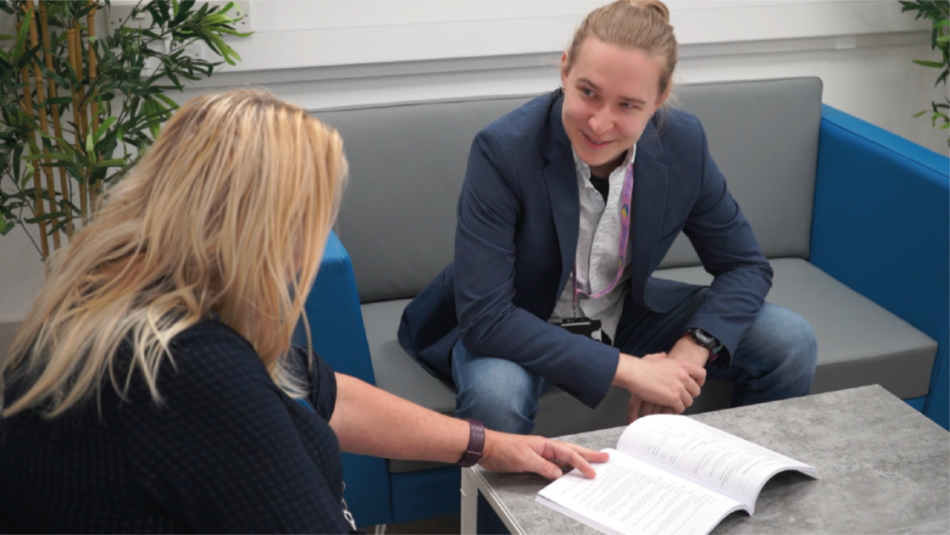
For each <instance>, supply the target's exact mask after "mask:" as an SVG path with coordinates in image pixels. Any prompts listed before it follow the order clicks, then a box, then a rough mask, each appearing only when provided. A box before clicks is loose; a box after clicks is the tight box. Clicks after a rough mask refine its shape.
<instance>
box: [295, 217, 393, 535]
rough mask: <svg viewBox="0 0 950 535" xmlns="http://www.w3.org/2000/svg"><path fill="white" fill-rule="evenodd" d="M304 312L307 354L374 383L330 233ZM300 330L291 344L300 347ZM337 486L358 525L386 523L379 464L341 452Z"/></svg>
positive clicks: (356, 306)
mask: <svg viewBox="0 0 950 535" xmlns="http://www.w3.org/2000/svg"><path fill="white" fill-rule="evenodd" d="M304 313H305V314H306V315H307V321H308V322H309V323H310V329H311V334H312V339H313V349H314V350H316V352H317V353H319V354H320V356H321V357H322V358H323V359H324V360H326V361H327V362H328V363H330V366H332V367H333V369H334V370H336V371H338V372H340V373H345V374H347V375H352V376H354V377H358V378H360V379H362V380H363V381H366V382H367V383H370V384H376V380H375V377H374V376H373V366H372V362H371V361H370V358H369V345H368V344H367V342H366V334H365V331H364V329H363V316H362V314H361V312H360V300H359V295H357V293H356V279H354V277H353V266H352V264H351V263H350V256H349V254H348V253H347V252H346V249H345V248H344V247H343V244H342V243H340V240H339V239H338V238H337V236H336V234H334V233H332V232H331V233H330V237H329V239H328V240H327V245H326V249H325V251H324V253H323V262H322V263H321V264H320V272H319V273H318V274H317V279H316V280H315V281H314V283H313V288H312V289H311V290H310V296H309V297H308V298H307V303H306V305H305V311H304ZM300 327H301V326H298V329H297V333H296V338H295V344H297V345H304V346H305V345H306V338H305V336H304V331H303V329H302V328H300ZM343 481H344V482H346V483H347V487H346V492H345V493H344V494H343V497H344V498H345V499H346V502H347V505H348V506H349V508H350V511H351V512H352V513H353V516H354V517H355V518H356V521H357V523H358V524H359V525H360V526H370V525H374V524H388V523H391V522H392V512H391V511H390V509H389V474H388V473H387V470H386V461H385V460H384V459H378V458H376V457H366V456H364V455H353V454H350V453H344V454H343Z"/></svg>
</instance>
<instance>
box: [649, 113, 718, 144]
mask: <svg viewBox="0 0 950 535" xmlns="http://www.w3.org/2000/svg"><path fill="white" fill-rule="evenodd" d="M653 124H654V126H655V127H656V129H657V133H658V135H659V136H660V139H661V140H663V141H664V142H675V143H678V144H681V145H686V146H694V145H698V146H702V144H703V143H705V138H706V133H705V131H704V130H703V125H702V123H700V121H699V119H698V118H697V117H696V116H695V115H693V114H692V113H689V112H687V111H683V110H680V109H677V108H669V109H667V110H663V111H660V112H658V113H657V114H656V115H655V116H654V117H653ZM664 147H666V143H664Z"/></svg>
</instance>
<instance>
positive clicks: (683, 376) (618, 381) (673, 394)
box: [613, 353, 706, 423]
mask: <svg viewBox="0 0 950 535" xmlns="http://www.w3.org/2000/svg"><path fill="white" fill-rule="evenodd" d="M705 382H706V370H705V369H704V368H703V367H701V366H698V365H696V364H693V363H691V362H686V361H684V360H679V359H667V358H666V353H654V354H651V355H646V356H644V357H642V358H637V357H633V356H630V355H625V354H623V353H621V354H620V362H619V363H618V364H617V373H616V375H615V376H614V381H613V384H614V386H620V387H622V388H625V389H626V390H627V391H628V392H630V394H631V398H630V405H629V406H628V407H627V421H628V423H629V422H632V421H633V420H636V419H637V416H638V415H639V413H640V406H641V405H642V404H643V403H644V402H649V403H653V404H655V405H661V406H664V407H669V408H670V409H672V411H673V413H675V414H681V413H682V412H683V411H685V410H686V408H687V407H689V406H690V405H692V404H693V398H695V397H696V396H698V395H699V392H700V387H701V386H702V385H703V384H704V383H705Z"/></svg>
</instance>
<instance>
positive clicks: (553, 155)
mask: <svg viewBox="0 0 950 535" xmlns="http://www.w3.org/2000/svg"><path fill="white" fill-rule="evenodd" d="M555 98H557V100H556V101H555V102H554V104H553V105H552V106H551V112H550V113H549V114H548V128H547V136H546V137H545V140H544V146H543V147H542V153H543V155H544V157H545V159H546V160H547V165H546V166H545V167H544V179H545V182H546V183H547V188H548V196H549V197H550V199H551V212H552V215H553V218H554V227H555V229H556V231H557V241H558V245H559V246H560V249H561V279H560V281H559V284H558V294H557V295H561V292H563V291H564V284H565V281H567V277H568V275H569V274H570V273H571V270H572V269H573V268H574V255H575V254H576V250H577V233H578V225H579V221H580V197H579V194H578V192H577V172H576V171H575V170H574V156H573V153H572V152H571V142H570V140H568V138H567V133H566V132H565V131H564V123H563V122H562V121H561V107H562V105H563V103H564V99H563V98H560V97H559V96H556V97H555Z"/></svg>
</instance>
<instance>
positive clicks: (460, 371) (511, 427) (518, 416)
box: [452, 342, 544, 434]
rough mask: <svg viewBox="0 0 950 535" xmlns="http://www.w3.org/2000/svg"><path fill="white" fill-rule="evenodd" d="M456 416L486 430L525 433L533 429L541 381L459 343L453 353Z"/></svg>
mask: <svg viewBox="0 0 950 535" xmlns="http://www.w3.org/2000/svg"><path fill="white" fill-rule="evenodd" d="M452 378H453V379H454V380H455V389H456V394H455V415H456V416H458V417H460V418H474V419H476V420H479V421H481V422H482V423H484V424H485V426H486V427H487V428H489V429H492V430H495V431H504V432H506V433H518V434H528V433H530V432H531V431H533V430H534V417H535V415H536V414H537V412H538V396H540V394H541V390H542V389H543V384H544V380H543V379H542V378H541V377H540V376H538V375H537V374H535V373H532V372H530V371H528V370H526V369H524V368H522V367H521V366H520V365H518V364H515V363H514V362H511V361H508V360H504V359H498V358H491V357H481V356H478V355H474V354H472V353H471V352H469V351H468V350H467V349H465V347H464V346H463V345H462V343H461V342H458V343H457V344H456V345H455V348H453V350H452Z"/></svg>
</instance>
